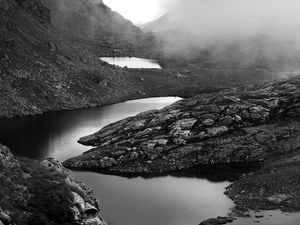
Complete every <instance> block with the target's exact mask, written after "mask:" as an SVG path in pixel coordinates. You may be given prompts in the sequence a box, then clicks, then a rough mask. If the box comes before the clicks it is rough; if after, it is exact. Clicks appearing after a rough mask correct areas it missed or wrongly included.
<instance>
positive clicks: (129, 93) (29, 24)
mask: <svg viewBox="0 0 300 225" xmlns="http://www.w3.org/2000/svg"><path fill="white" fill-rule="evenodd" d="M49 2H50V1H49ZM51 2H52V8H53V9H54V8H55V7H54V6H55V4H54V3H57V4H58V3H59V2H60V3H61V4H62V3H63V2H64V1H56V2H55V1H51ZM72 2H73V1H72ZM81 2H85V1H81ZM86 4H87V3H86ZM86 7H87V6H86ZM52 8H51V9H52ZM98 8H99V10H100V12H102V11H101V10H104V9H105V10H106V11H107V14H108V15H106V14H104V15H102V14H101V15H102V20H104V19H106V20H108V21H110V19H111V16H112V15H114V16H115V17H116V18H118V20H119V21H121V22H119V23H120V25H119V26H124V29H125V30H127V28H128V27H131V29H130V30H131V32H133V33H134V32H135V30H136V29H137V28H135V27H133V26H132V25H130V24H129V22H128V21H125V20H122V18H120V17H118V16H117V15H115V14H112V12H111V11H110V10H109V9H108V8H107V7H106V6H104V5H99V7H98ZM98 8H96V9H98ZM53 9H52V10H53ZM96 9H93V10H94V11H95V10H96ZM61 13H63V12H61ZM79 13H80V12H79ZM58 15H59V14H58V13H57V12H56V11H51V10H50V7H49V8H47V7H46V6H45V5H43V4H42V3H41V2H40V1H39V0H0V33H1V36H0V109H1V110H0V117H11V116H18V115H21V116H23V115H29V114H36V113H42V112H45V111H52V110H61V109H74V108H83V107H91V106H96V105H103V104H109V103H115V102H119V101H122V100H125V99H130V98H133V96H134V97H138V96H141V94H139V93H140V92H141V89H142V88H141V86H140V83H139V82H137V81H136V79H132V78H130V76H128V74H127V72H126V71H124V70H123V69H121V68H116V67H113V66H110V65H108V64H107V63H104V62H102V61H101V60H99V57H98V55H97V54H96V53H95V52H97V51H98V50H99V49H98V50H97V51H91V50H89V49H90V47H93V46H95V45H94V44H95V43H96V42H89V40H91V39H89V37H86V38H84V37H83V36H80V35H79V34H78V35H77V36H76V35H73V33H72V32H71V31H70V30H72V29H75V25H77V24H79V22H81V24H84V18H81V17H79V18H77V20H78V21H73V22H72V24H73V26H71V25H70V23H66V24H65V25H64V26H63V27H58V25H57V23H56V19H60V18H58ZM64 15H65V14H64ZM72 15H73V14H72ZM76 15H77V14H75V16H76ZM53 16H55V17H53ZM73 19H74V18H73ZM102 20H101V21H102ZM122 21H123V22H122ZM108 24H109V23H108V22H107V23H106V25H108ZM123 24H125V25H123ZM113 25H114V24H113V22H111V25H110V26H113ZM64 27H65V28H66V27H70V30H67V29H64V30H63V28H64ZM81 27H84V26H83V25H82V26H81ZM106 29H107V30H109V29H110V28H109V27H107V28H106ZM95 30H96V31H97V32H98V33H101V32H102V27H99V28H98V27H97V29H96V28H95ZM78 32H80V30H79V29H78ZM82 32H83V33H84V30H82ZM136 32H137V33H139V34H140V33H141V32H140V31H136ZM121 34H122V32H121V31H120V32H119V36H121ZM109 35H113V33H112V32H111V33H110V34H109ZM95 37H98V36H97V35H96V34H95ZM99 39H101V40H102V36H100V37H99ZM119 42H120V43H121V44H123V45H126V43H127V42H126V41H121V40H119ZM86 43H89V44H88V45H86ZM93 49H97V48H93ZM100 50H101V49H100ZM100 50H99V51H100Z"/></svg>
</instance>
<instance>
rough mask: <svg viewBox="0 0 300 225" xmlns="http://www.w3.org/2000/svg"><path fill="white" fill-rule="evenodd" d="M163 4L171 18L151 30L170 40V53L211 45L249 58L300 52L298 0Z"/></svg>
mask: <svg viewBox="0 0 300 225" xmlns="http://www.w3.org/2000/svg"><path fill="white" fill-rule="evenodd" d="M162 5H163V7H164V9H165V11H167V12H169V13H168V15H167V18H165V19H164V20H163V21H160V22H159V23H157V24H154V25H153V24H152V26H153V27H151V28H150V30H153V31H155V32H157V33H158V36H160V37H161V38H162V39H163V40H164V41H165V42H166V43H165V52H166V54H173V55H174V54H179V53H181V54H185V55H186V54H191V51H190V50H191V49H192V48H198V49H207V48H213V49H214V54H215V56H216V57H217V56H219V57H224V56H225V55H226V56H227V57H228V53H232V55H235V56H236V57H239V58H240V57H241V55H242V56H245V57H243V59H244V60H246V61H248V62H252V61H253V60H255V59H256V58H257V57H258V55H260V56H262V57H264V58H268V59H270V58H271V59H276V60H277V59H278V58H279V57H280V58H281V59H282V58H285V59H286V60H290V59H291V60H292V61H296V60H295V59H294V57H299V55H300V54H299V53H300V39H299V37H300V29H299V27H300V13H299V12H300V1H298V0H184V1H183V0H162ZM174 31H180V32H181V33H178V35H174ZM229 48H230V50H229ZM229 51H230V52H229ZM233 52H235V53H233ZM293 63H294V62H293ZM290 64H291V63H290Z"/></svg>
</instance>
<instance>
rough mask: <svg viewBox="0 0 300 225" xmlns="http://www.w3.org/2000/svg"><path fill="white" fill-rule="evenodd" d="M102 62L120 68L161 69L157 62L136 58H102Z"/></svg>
mask: <svg viewBox="0 0 300 225" xmlns="http://www.w3.org/2000/svg"><path fill="white" fill-rule="evenodd" d="M100 59H101V60H103V61H105V62H107V63H109V64H112V65H116V66H120V67H125V66H126V67H128V68H135V69H137V68H141V69H142V68H143V69H161V66H160V65H159V64H158V62H157V61H156V60H152V59H142V58H135V57H102V58H100Z"/></svg>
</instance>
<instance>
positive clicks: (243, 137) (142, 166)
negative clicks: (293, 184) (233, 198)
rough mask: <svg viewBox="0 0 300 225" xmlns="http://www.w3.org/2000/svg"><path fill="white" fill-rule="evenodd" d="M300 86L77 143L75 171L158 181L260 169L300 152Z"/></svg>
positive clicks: (173, 110) (123, 125) (122, 125)
mask: <svg viewBox="0 0 300 225" xmlns="http://www.w3.org/2000/svg"><path fill="white" fill-rule="evenodd" d="M299 87H300V78H299V77H295V78H293V79H289V80H287V81H281V82H273V83H267V84H264V85H260V86H255V87H252V88H240V89H230V90H226V91H223V92H220V93H217V94H203V95H199V96H196V97H193V98H190V99H184V100H181V101H178V102H176V103H175V104H173V105H171V106H168V107H166V108H164V109H162V110H152V111H147V112H144V113H141V114H139V115H137V116H135V117H131V118H126V119H124V120H121V121H119V122H116V123H113V124H110V125H108V126H106V127H104V128H103V129H101V130H100V131H99V132H97V133H95V134H93V135H90V136H87V137H83V138H81V139H80V140H79V143H82V144H84V145H92V146H96V148H94V149H91V150H90V151H88V152H86V153H84V154H82V155H80V156H78V157H75V158H73V159H70V160H67V161H66V162H64V165H65V166H66V167H69V168H73V169H87V170H100V171H105V172H112V173H115V172H118V173H160V172H167V171H174V170H182V169H186V168H189V167H197V166H203V165H216V164H217V165H219V164H229V165H230V164H233V163H246V162H247V163H262V162H264V161H267V160H268V159H269V158H270V157H272V158H276V157H278V156H282V155H286V154H289V153H292V152H295V151H298V150H299V148H300V138H299V137H300V135H299V134H300V123H299V122H300V121H299V120H298V118H299V116H300V92H299Z"/></svg>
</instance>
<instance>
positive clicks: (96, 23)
mask: <svg viewBox="0 0 300 225" xmlns="http://www.w3.org/2000/svg"><path fill="white" fill-rule="evenodd" d="M42 2H43V3H44V4H45V5H46V6H47V7H49V8H50V9H51V23H52V24H53V25H54V26H55V27H56V28H59V29H60V30H61V31H62V32H63V31H67V34H66V35H68V36H69V37H70V38H71V39H72V40H76V41H78V42H80V43H81V44H82V45H84V46H85V47H87V48H88V49H89V50H90V51H92V52H94V53H96V54H97V55H101V56H106V55H108V56H113V55H115V56H120V55H121V56H129V55H133V56H137V55H139V56H145V55H149V52H150V51H151V48H152V47H153V41H154V38H153V37H152V36H151V35H145V34H144V33H143V32H142V31H141V30H140V28H138V27H136V26H134V25H133V24H132V22H130V21H129V20H126V19H124V18H123V17H122V16H121V15H120V14H118V13H117V12H114V11H112V10H111V9H110V8H109V7H107V6H106V5H105V4H104V3H103V2H102V1H101V0H98V1H97V0H96V1H95V0H86V1H84V0H42Z"/></svg>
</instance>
